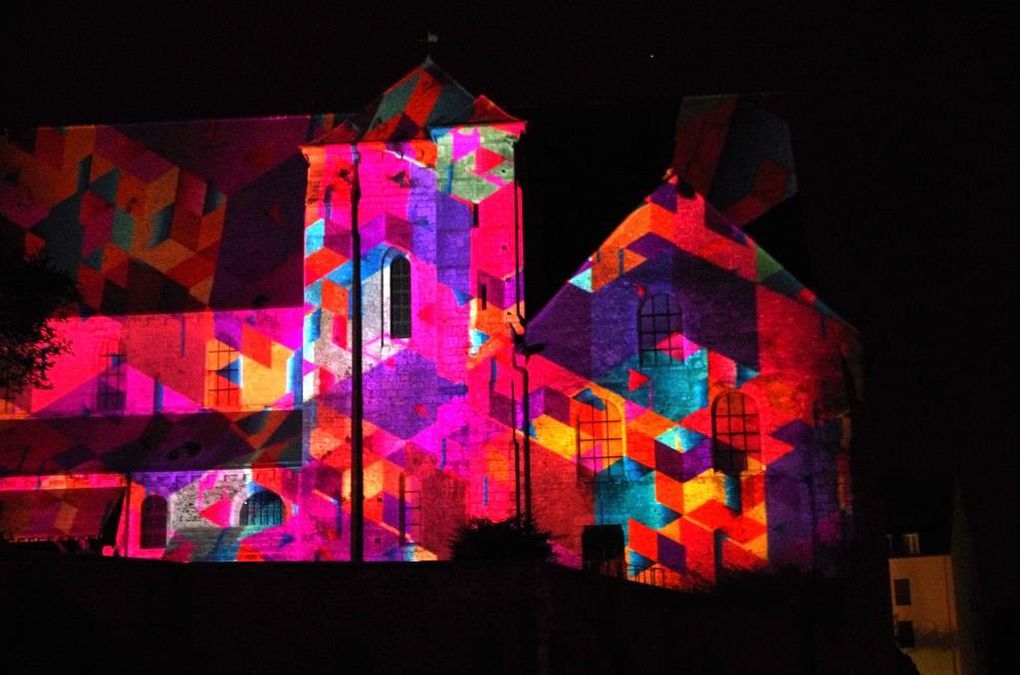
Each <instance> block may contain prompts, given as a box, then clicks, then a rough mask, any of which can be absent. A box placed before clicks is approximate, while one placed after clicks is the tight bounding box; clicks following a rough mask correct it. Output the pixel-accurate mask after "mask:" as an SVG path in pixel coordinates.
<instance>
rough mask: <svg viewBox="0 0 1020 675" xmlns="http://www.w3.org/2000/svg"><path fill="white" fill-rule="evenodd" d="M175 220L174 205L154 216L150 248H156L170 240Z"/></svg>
mask: <svg viewBox="0 0 1020 675" xmlns="http://www.w3.org/2000/svg"><path fill="white" fill-rule="evenodd" d="M173 219H174V205H173V204H170V205H169V206H167V207H166V208H163V209H160V211H159V212H158V213H156V214H155V215H153V216H152V234H150V235H149V248H155V247H156V246H159V245H160V244H162V243H163V242H164V241H166V240H167V239H169V238H170V224H171V222H172V221H173Z"/></svg>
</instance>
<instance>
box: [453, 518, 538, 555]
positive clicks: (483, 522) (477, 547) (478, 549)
mask: <svg viewBox="0 0 1020 675" xmlns="http://www.w3.org/2000/svg"><path fill="white" fill-rule="evenodd" d="M551 536H552V535H551V533H549V532H546V531H543V530H539V529H537V528H536V527H535V524H534V523H532V522H530V521H527V520H525V521H523V522H518V521H517V520H516V519H514V518H507V519H506V520H500V521H497V522H493V521H491V520H489V519H488V518H472V519H471V520H470V521H468V522H467V523H466V524H465V525H462V526H461V527H460V528H459V529H458V530H457V534H456V535H455V536H454V538H453V541H452V542H451V548H452V553H453V559H454V560H484V561H489V562H498V561H521V560H542V561H547V562H548V561H551V560H552V559H553V550H552V545H551V544H550V543H549V539H550V537H551Z"/></svg>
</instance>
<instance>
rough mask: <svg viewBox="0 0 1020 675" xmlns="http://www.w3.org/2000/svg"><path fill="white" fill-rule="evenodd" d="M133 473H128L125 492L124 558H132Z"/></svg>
mask: <svg viewBox="0 0 1020 675" xmlns="http://www.w3.org/2000/svg"><path fill="white" fill-rule="evenodd" d="M131 475H132V474H131V472H130V471H128V472H127V488H126V489H125V492H124V518H125V520H124V557H125V558H130V557H131Z"/></svg>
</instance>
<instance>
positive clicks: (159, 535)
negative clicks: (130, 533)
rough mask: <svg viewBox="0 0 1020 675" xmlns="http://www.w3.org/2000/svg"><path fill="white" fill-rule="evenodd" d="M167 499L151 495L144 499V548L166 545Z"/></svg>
mask: <svg viewBox="0 0 1020 675" xmlns="http://www.w3.org/2000/svg"><path fill="white" fill-rule="evenodd" d="M166 515H167V509H166V499H164V498H163V497H160V496H159V495H149V496H148V497H146V498H145V500H144V501H142V548H163V547H164V546H166Z"/></svg>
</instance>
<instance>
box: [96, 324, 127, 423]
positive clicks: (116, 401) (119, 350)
mask: <svg viewBox="0 0 1020 675" xmlns="http://www.w3.org/2000/svg"><path fill="white" fill-rule="evenodd" d="M100 358H101V359H102V363H101V367H102V370H101V371H100V373H99V377H98V378H97V380H96V407H97V408H98V409H99V410H102V411H104V412H123V410H124V403H125V399H126V398H127V395H126V392H125V388H126V387H125V376H126V370H127V369H126V368H125V364H126V363H127V358H126V355H125V354H124V345H123V344H122V343H120V342H119V341H118V340H108V341H107V342H106V343H105V344H104V345H103V353H102V354H101V356H100Z"/></svg>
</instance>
